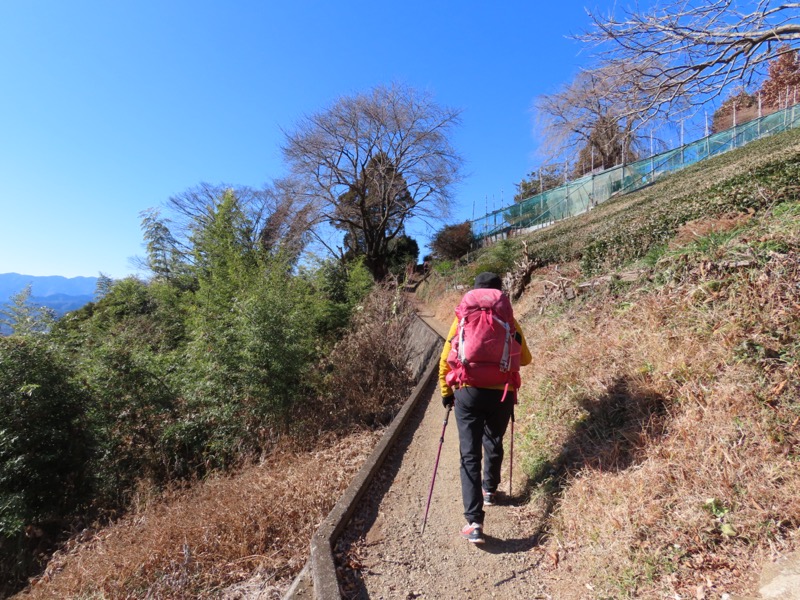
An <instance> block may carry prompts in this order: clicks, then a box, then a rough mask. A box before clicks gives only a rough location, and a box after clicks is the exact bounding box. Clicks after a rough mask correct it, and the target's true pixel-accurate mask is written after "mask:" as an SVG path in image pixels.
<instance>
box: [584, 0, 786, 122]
mask: <svg viewBox="0 0 800 600" xmlns="http://www.w3.org/2000/svg"><path fill="white" fill-rule="evenodd" d="M798 9H800V3H796V2H776V1H770V0H751V1H749V2H736V1H734V0H668V1H666V2H662V3H657V4H656V5H655V6H654V7H653V8H651V9H650V10H648V11H646V10H644V9H642V10H639V9H638V8H637V9H636V10H632V11H625V13H624V14H623V16H622V17H621V18H616V17H614V16H613V15H609V16H605V17H603V16H600V15H599V14H592V13H590V17H591V18H592V20H593V22H594V27H593V29H592V30H590V31H589V32H586V33H584V34H582V35H579V36H576V37H577V38H578V39H580V40H582V41H585V42H590V43H594V44H599V45H600V48H601V50H600V55H601V56H602V57H603V60H604V61H606V62H608V63H609V64H611V65H612V66H616V67H624V66H626V65H630V64H637V65H639V67H640V68H641V71H642V73H643V75H644V76H643V77H642V78H640V79H639V80H638V83H637V87H638V88H639V90H641V91H642V92H643V93H644V97H645V98H648V99H649V102H650V109H651V111H652V112H660V111H666V110H674V108H675V106H674V104H675V102H677V101H683V102H688V103H689V104H694V105H699V104H702V103H703V102H705V101H707V100H708V98H709V97H713V96H716V95H718V94H719V93H720V92H721V91H722V90H723V89H724V88H725V86H726V85H727V84H728V83H730V82H733V81H736V80H743V79H744V80H747V79H748V78H750V77H751V76H753V75H754V74H757V73H760V71H761V70H762V68H763V67H764V65H765V63H766V61H768V60H770V59H772V58H775V57H776V56H778V55H780V54H781V53H783V52H786V51H787V50H786V48H788V46H787V47H784V48H782V44H787V43H789V44H790V43H792V42H795V43H796V42H797V41H798V40H800V22H798V19H797V17H798Z"/></svg>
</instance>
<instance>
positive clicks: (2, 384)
mask: <svg viewBox="0 0 800 600" xmlns="http://www.w3.org/2000/svg"><path fill="white" fill-rule="evenodd" d="M86 404H87V397H86V395H85V393H84V392H83V390H82V389H81V388H80V387H79V386H78V385H76V384H75V383H74V381H73V378H72V373H71V372H70V371H69V370H68V369H67V368H66V367H65V366H64V364H63V361H62V358H61V356H60V355H59V354H58V353H57V352H56V351H54V350H53V348H51V347H50V346H49V345H48V344H47V343H46V342H45V341H44V340H38V339H34V338H31V337H24V338H23V337H16V336H11V337H5V338H2V337H0V535H2V536H4V537H13V536H15V535H17V534H19V533H20V532H21V531H22V529H23V528H24V527H25V526H26V525H29V524H32V523H37V522H43V521H51V520H56V521H59V520H61V519H63V518H64V517H66V516H68V515H72V514H74V512H75V511H76V510H78V508H79V507H80V506H81V504H82V502H83V501H84V500H86V496H87V491H88V490H87V486H86V479H87V473H86V464H87V456H88V454H89V452H90V446H91V440H90V437H89V436H88V434H87V431H86V430H85V427H84V425H85V419H84V417H85V410H86Z"/></svg>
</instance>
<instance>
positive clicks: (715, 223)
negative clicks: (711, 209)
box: [669, 213, 753, 249]
mask: <svg viewBox="0 0 800 600" xmlns="http://www.w3.org/2000/svg"><path fill="white" fill-rule="evenodd" d="M752 218H753V215H752V214H751V213H730V214H725V215H721V216H717V217H702V218H700V219H694V220H692V221H688V222H686V223H684V224H683V225H681V226H680V227H678V231H677V232H676V234H675V237H674V238H672V241H671V242H670V244H669V247H670V248H671V249H672V248H678V247H681V246H685V245H686V244H688V243H690V242H693V241H694V240H696V239H698V238H701V237H705V236H707V235H709V234H711V233H725V232H727V231H732V230H734V229H738V228H740V227H743V226H745V225H747V223H748V222H749V221H750V220H751V219H752Z"/></svg>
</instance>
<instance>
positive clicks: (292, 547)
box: [19, 432, 378, 599]
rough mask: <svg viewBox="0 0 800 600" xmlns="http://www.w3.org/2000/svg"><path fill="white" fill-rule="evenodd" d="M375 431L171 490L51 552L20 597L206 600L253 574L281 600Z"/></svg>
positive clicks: (266, 592) (283, 454) (280, 454)
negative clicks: (187, 488) (161, 498)
mask: <svg viewBox="0 0 800 600" xmlns="http://www.w3.org/2000/svg"><path fill="white" fill-rule="evenodd" d="M377 436H378V434H377V433H373V432H361V433H358V434H354V435H351V436H348V437H346V438H344V439H342V440H340V441H339V442H337V443H335V444H333V445H331V446H329V447H327V448H324V449H320V450H317V451H314V452H308V453H303V454H297V453H293V452H276V453H275V454H273V455H272V456H270V457H269V458H268V459H267V460H265V461H264V463H263V464H261V465H259V466H253V467H249V468H247V469H245V470H243V471H242V472H241V473H240V474H238V475H235V476H232V477H219V478H215V479H211V480H209V481H206V482H204V483H202V484H200V485H197V486H195V488H193V489H192V490H190V491H187V492H180V493H175V494H174V495H173V496H172V497H170V498H168V499H165V500H164V501H162V502H157V503H153V504H151V506H149V507H148V508H146V509H144V510H143V511H142V512H139V513H135V514H131V515H130V516H128V517H126V518H124V519H123V520H121V521H120V522H118V523H116V524H115V525H114V526H112V527H108V528H105V529H101V530H99V531H97V532H95V533H94V535H93V536H91V537H90V536H89V535H88V534H87V533H85V534H84V535H83V538H84V539H81V540H77V539H76V540H73V541H72V543H71V544H70V545H69V546H68V547H67V548H66V549H64V550H61V551H60V552H58V553H57V554H56V555H55V557H54V558H53V560H52V561H51V562H50V565H49V566H48V568H47V571H46V572H45V573H44V575H42V576H41V577H39V578H38V579H37V580H36V581H35V583H34V585H33V586H32V587H31V588H30V589H29V591H27V592H26V593H23V594H20V595H19V597H25V598H77V597H103V598H165V599H169V598H199V597H202V598H210V597H222V596H223V590H224V589H225V588H227V587H228V586H231V585H232V584H236V583H238V582H242V581H243V580H246V579H247V578H249V577H250V576H251V575H252V574H254V573H258V574H259V579H260V581H261V582H262V583H263V587H262V595H261V596H260V597H262V598H280V597H281V595H282V593H283V592H285V590H286V588H287V587H288V585H289V583H290V578H292V577H293V576H294V575H295V574H296V573H297V572H298V571H299V570H300V569H301V568H302V566H303V564H304V563H305V561H306V559H307V555H308V548H309V543H310V539H311V536H312V534H313V532H314V530H315V529H316V527H317V525H318V524H319V522H320V521H321V520H322V519H323V518H324V516H325V515H326V514H327V513H328V511H330V509H331V508H332V507H333V503H334V502H335V500H336V498H338V497H339V496H340V494H341V493H342V491H343V490H344V489H345V487H346V486H347V485H348V484H349V482H350V480H351V479H352V477H353V475H354V474H355V472H356V471H357V469H358V468H359V467H360V466H361V464H362V462H363V460H364V458H365V457H366V456H367V455H368V453H369V452H370V451H371V449H372V448H373V446H374V444H375V442H376V439H377Z"/></svg>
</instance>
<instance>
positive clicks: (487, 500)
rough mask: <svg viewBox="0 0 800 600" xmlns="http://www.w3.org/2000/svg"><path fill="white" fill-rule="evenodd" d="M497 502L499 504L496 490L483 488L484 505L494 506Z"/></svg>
mask: <svg viewBox="0 0 800 600" xmlns="http://www.w3.org/2000/svg"><path fill="white" fill-rule="evenodd" d="M495 504H497V495H496V494H495V493H494V492H487V491H486V490H483V505H484V506H494V505H495Z"/></svg>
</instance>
